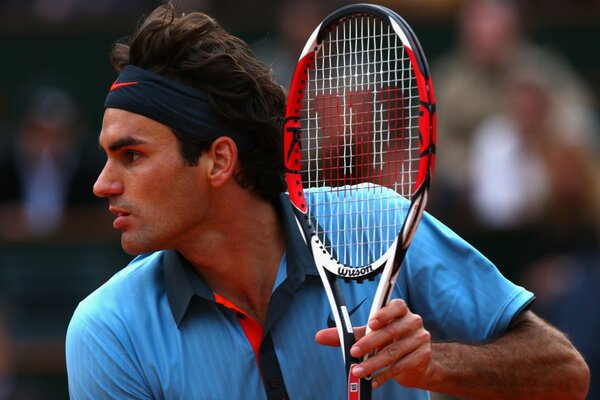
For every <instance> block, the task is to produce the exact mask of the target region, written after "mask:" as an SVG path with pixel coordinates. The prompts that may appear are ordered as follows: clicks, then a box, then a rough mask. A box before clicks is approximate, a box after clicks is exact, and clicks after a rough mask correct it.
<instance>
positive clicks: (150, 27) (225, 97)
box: [111, 4, 285, 200]
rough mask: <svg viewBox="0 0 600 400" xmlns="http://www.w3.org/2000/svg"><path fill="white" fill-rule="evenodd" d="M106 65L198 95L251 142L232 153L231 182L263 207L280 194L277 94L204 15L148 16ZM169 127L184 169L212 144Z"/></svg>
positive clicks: (259, 66) (268, 78)
mask: <svg viewBox="0 0 600 400" xmlns="http://www.w3.org/2000/svg"><path fill="white" fill-rule="evenodd" d="M111 63H112V64H113V66H114V67H115V68H116V69H117V70H118V71H122V69H123V68H125V67H126V66H127V65H134V66H137V67H139V68H141V69H143V70H147V71H151V72H154V73H157V74H159V75H160V76H161V77H164V78H166V79H168V80H173V81H175V82H178V83H182V84H184V85H186V86H188V87H190V88H194V89H197V90H198V91H200V92H203V94H206V97H207V103H208V104H207V105H208V107H209V109H210V111H211V112H212V113H214V114H215V115H216V118H217V119H221V120H222V121H225V122H226V124H227V125H229V126H230V127H232V128H231V130H234V131H235V132H233V133H235V134H236V135H238V136H240V137H243V138H245V139H246V142H247V143H251V145H249V146H238V158H239V161H240V164H241V168H240V170H239V172H238V173H237V175H236V180H237V181H238V183H240V184H241V185H243V186H244V187H246V188H248V189H249V190H251V191H253V192H255V193H257V194H259V195H260V196H261V197H263V198H265V199H267V200H271V199H273V198H275V197H276V196H277V194H278V193H280V192H281V191H283V190H284V181H283V178H282V151H281V146H282V133H281V127H282V120H283V116H284V110H285V94H284V91H283V89H282V88H281V87H280V86H279V85H278V84H277V83H276V82H275V79H274V78H273V74H272V70H271V69H270V68H269V67H268V66H267V65H265V64H263V63H262V62H260V61H258V60H257V59H256V58H255V57H254V55H253V54H252V51H251V50H250V48H249V46H248V45H247V44H246V43H244V42H243V41H242V40H241V39H239V38H237V37H235V36H232V35H230V34H228V33H227V32H226V31H225V30H224V29H223V28H222V27H221V26H220V25H219V24H218V23H217V22H216V21H215V20H213V19H212V18H210V17H209V16H207V15H205V14H202V13H191V14H187V15H178V14H177V12H176V10H175V9H174V7H173V6H172V5H170V4H168V5H165V6H160V7H158V8H157V9H156V10H154V11H153V12H152V13H151V14H150V15H149V16H148V17H147V18H146V19H145V20H144V22H143V23H142V24H141V25H140V27H139V28H138V30H137V31H136V32H135V33H134V34H133V35H132V36H131V37H130V38H128V39H127V40H126V41H123V42H120V43H117V44H116V45H115V46H114V48H113V51H112V54H111ZM173 106H175V107H177V106H178V104H174V105H173ZM199 113H201V111H199ZM200 117H201V118H202V116H200ZM170 127H171V128H172V130H173V132H174V134H175V135H176V137H177V139H178V140H179V143H180V152H181V155H182V157H183V159H184V162H185V163H186V164H187V165H190V166H193V165H195V164H196V163H197V162H198V157H199V156H200V154H202V153H203V152H204V151H206V150H207V149H208V148H209V147H210V145H211V143H212V141H213V139H214V138H206V137H204V135H203V132H199V131H198V130H196V131H191V130H193V129H189V130H188V131H186V130H183V129H179V128H176V127H174V126H170ZM223 134H224V135H227V134H228V133H227V132H223ZM236 142H237V143H238V145H239V141H236Z"/></svg>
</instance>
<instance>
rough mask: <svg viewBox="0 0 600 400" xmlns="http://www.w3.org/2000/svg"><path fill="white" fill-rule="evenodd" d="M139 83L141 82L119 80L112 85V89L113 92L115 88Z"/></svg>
mask: <svg viewBox="0 0 600 400" xmlns="http://www.w3.org/2000/svg"><path fill="white" fill-rule="evenodd" d="M138 83H139V82H117V81H115V82H114V83H113V84H112V85H110V91H111V92H112V91H113V90H116V89H118V88H120V87H123V86H131V85H137V84H138Z"/></svg>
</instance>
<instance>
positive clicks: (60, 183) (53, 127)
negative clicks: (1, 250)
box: [0, 87, 99, 238]
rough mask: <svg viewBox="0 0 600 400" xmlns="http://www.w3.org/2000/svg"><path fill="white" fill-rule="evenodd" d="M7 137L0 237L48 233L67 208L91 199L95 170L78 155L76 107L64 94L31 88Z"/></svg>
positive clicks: (0, 167) (0, 169) (0, 175)
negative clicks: (21, 112)
mask: <svg viewBox="0 0 600 400" xmlns="http://www.w3.org/2000/svg"><path fill="white" fill-rule="evenodd" d="M7 136H8V137H7V138H6V139H7V141H8V143H7V144H6V146H5V154H4V155H3V157H2V159H0V181H2V188H1V189H0V235H1V236H3V237H5V238H28V237H29V238H35V237H45V236H48V235H52V234H54V233H56V232H58V231H59V229H61V228H62V226H63V223H64V222H65V219H66V217H67V209H68V207H69V206H71V205H81V204H92V202H95V199H94V196H93V195H92V193H91V187H92V185H93V182H94V180H95V177H96V174H97V172H98V171H99V168H98V165H96V164H95V163H93V160H94V158H90V157H87V156H84V154H83V150H82V149H83V139H84V134H83V130H82V126H81V124H80V121H79V114H78V110H77V106H76V104H75V103H74V101H73V99H71V97H69V96H68V95H67V94H66V93H65V92H63V91H61V90H59V89H56V88H49V87H37V88H35V90H34V91H33V92H32V94H31V95H30V96H29V97H28V98H27V100H26V106H25V109H24V112H23V114H22V117H21V118H20V119H19V120H18V121H17V123H16V126H15V127H14V131H13V132H8V134H7ZM6 150H7V151H6Z"/></svg>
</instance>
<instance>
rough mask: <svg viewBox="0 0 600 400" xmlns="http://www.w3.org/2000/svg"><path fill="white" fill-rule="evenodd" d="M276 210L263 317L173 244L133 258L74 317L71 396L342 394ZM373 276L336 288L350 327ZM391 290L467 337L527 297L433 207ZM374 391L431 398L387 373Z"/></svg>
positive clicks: (337, 368) (432, 325)
mask: <svg viewBox="0 0 600 400" xmlns="http://www.w3.org/2000/svg"><path fill="white" fill-rule="evenodd" d="M279 208H280V211H281V214H282V216H283V221H284V226H285V232H286V254H285V256H284V257H283V259H282V260H281V264H280V267H279V272H278V276H277V279H276V282H275V285H274V288H273V292H272V297H271V301H270V304H269V310H268V315H267V319H266V322H265V324H264V326H259V325H258V324H257V323H255V322H254V321H252V319H251V318H250V317H249V316H247V315H245V314H244V313H243V312H242V311H241V310H239V309H237V307H236V306H235V305H233V304H231V303H229V302H228V301H227V299H223V298H222V297H220V296H218V295H215V294H214V293H213V292H212V291H211V290H210V288H209V287H208V286H207V285H206V284H205V282H204V281H203V280H202V278H201V277H200V276H199V275H198V274H197V273H196V272H195V270H194V268H193V267H192V266H191V265H190V264H189V263H188V262H187V261H186V260H185V259H184V258H183V257H182V256H181V255H179V254H178V253H177V252H175V251H173V250H167V251H160V252H156V253H153V254H149V255H144V256H139V257H137V258H136V259H135V260H133V261H132V262H131V263H130V265H128V266H127V267H126V268H125V269H123V270H122V271H120V272H119V273H117V274H116V275H115V276H114V277H112V278H111V279H110V280H109V281H108V282H106V283H105V284H104V285H103V286H101V287H100V288H99V289H97V290H96V291H95V292H94V293H92V294H91V295H90V296H88V297H87V298H86V299H85V300H83V301H82V302H81V303H80V304H79V306H78V307H77V309H76V311H75V313H74V315H73V318H72V320H71V323H70V325H69V329H68V332H67V341H66V352H67V369H68V377H69V390H70V396H71V398H72V399H169V400H175V399H181V400H189V399H218V400H222V399H242V398H243V399H258V400H262V399H276V398H277V399H281V398H290V399H342V398H344V397H345V368H344V364H343V361H342V356H341V352H340V350H339V349H337V348H330V347H326V346H320V345H318V344H316V343H315V341H314V335H315V332H317V331H318V330H319V329H323V328H325V327H327V326H328V320H329V319H330V318H331V316H330V310H329V304H328V302H327V297H326V295H325V293H324V291H323V288H322V284H321V281H320V278H319V276H318V272H317V271H316V268H315V266H314V263H313V261H312V258H311V256H310V254H309V253H308V251H307V250H306V247H305V245H304V243H303V241H302V238H301V236H300V234H299V232H298V230H297V228H296V223H295V221H294V219H293V216H292V212H291V208H290V205H289V202H288V200H286V199H281V201H280V203H279ZM243 267H244V265H243V263H240V268H243ZM376 283H377V282H364V283H360V284H359V283H351V284H344V285H343V287H344V290H345V294H346V300H347V305H348V308H349V309H350V310H352V311H353V313H352V316H351V318H352V322H353V324H354V325H363V324H365V322H366V320H367V317H368V313H369V308H370V302H371V298H372V294H373V293H374V290H375V287H376ZM393 295H394V297H401V298H403V299H405V301H406V302H407V303H408V304H409V306H410V308H411V310H412V311H413V312H415V313H417V314H420V315H421V316H422V317H423V321H424V324H425V327H426V328H427V329H428V330H429V331H430V332H431V334H432V337H433V339H434V340H460V341H462V342H481V341H484V340H488V339H491V338H494V337H497V336H499V335H501V334H502V333H503V332H504V331H505V330H506V328H507V327H508V325H509V323H510V321H511V320H512V319H513V317H514V316H515V315H516V314H518V313H519V312H520V311H521V310H522V309H523V308H524V307H526V306H527V305H528V304H529V303H530V302H531V301H532V299H533V295H532V294H531V293H530V292H528V291H526V290H525V289H523V288H521V287H519V286H516V285H514V284H512V283H511V282H509V281H507V280H506V279H505V278H503V277H502V276H501V274H500V273H499V272H498V270H497V269H496V268H495V267H494V266H493V265H492V264H491V263H490V262H489V261H488V260H487V259H486V258H485V257H483V256H482V255H481V254H480V253H478V252H477V251H476V250H475V249H473V248H472V247H471V246H470V245H468V244H467V243H465V242H464V241H463V240H462V239H460V238H459V237H458V236H456V235H455V234H454V233H453V232H452V231H450V230H449V229H448V228H446V227H445V226H443V225H442V224H441V223H440V222H438V221H437V220H435V219H434V218H433V217H431V216H430V215H428V214H425V215H424V217H423V220H422V221H421V224H420V225H419V228H418V230H417V233H416V235H415V238H414V240H413V243H412V245H411V247H410V249H409V251H408V255H407V259H406V260H405V263H404V264H403V268H402V269H401V273H400V276H399V278H398V283H397V285H396V288H395V291H394V294H393ZM365 299H366V300H365ZM373 398H374V399H391V398H401V399H405V400H409V399H428V398H429V395H428V393H427V392H426V391H422V390H417V389H410V388H404V387H402V386H400V385H398V384H397V383H395V382H394V381H392V382H388V383H386V384H384V385H383V386H381V387H380V388H378V389H376V390H375V391H374V393H373Z"/></svg>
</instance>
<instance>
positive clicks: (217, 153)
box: [207, 136, 238, 187]
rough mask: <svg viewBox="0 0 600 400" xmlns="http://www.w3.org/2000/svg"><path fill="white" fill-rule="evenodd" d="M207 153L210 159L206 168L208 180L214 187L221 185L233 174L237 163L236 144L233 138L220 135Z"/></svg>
mask: <svg viewBox="0 0 600 400" xmlns="http://www.w3.org/2000/svg"><path fill="white" fill-rule="evenodd" d="M207 155H208V156H209V157H210V159H211V161H212V165H211V167H210V168H209V170H208V181H209V182H210V183H211V184H212V185H213V186H215V187H219V186H221V185H223V184H224V183H225V182H227V180H229V178H231V176H232V175H233V174H234V172H235V169H236V166H237V164H238V162H237V161H238V159H237V155H238V151H237V146H236V144H235V142H234V141H233V139H231V138H230V137H228V136H221V137H219V138H218V139H216V140H215V141H214V142H213V143H212V145H211V146H210V149H209V150H208V152H207Z"/></svg>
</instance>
